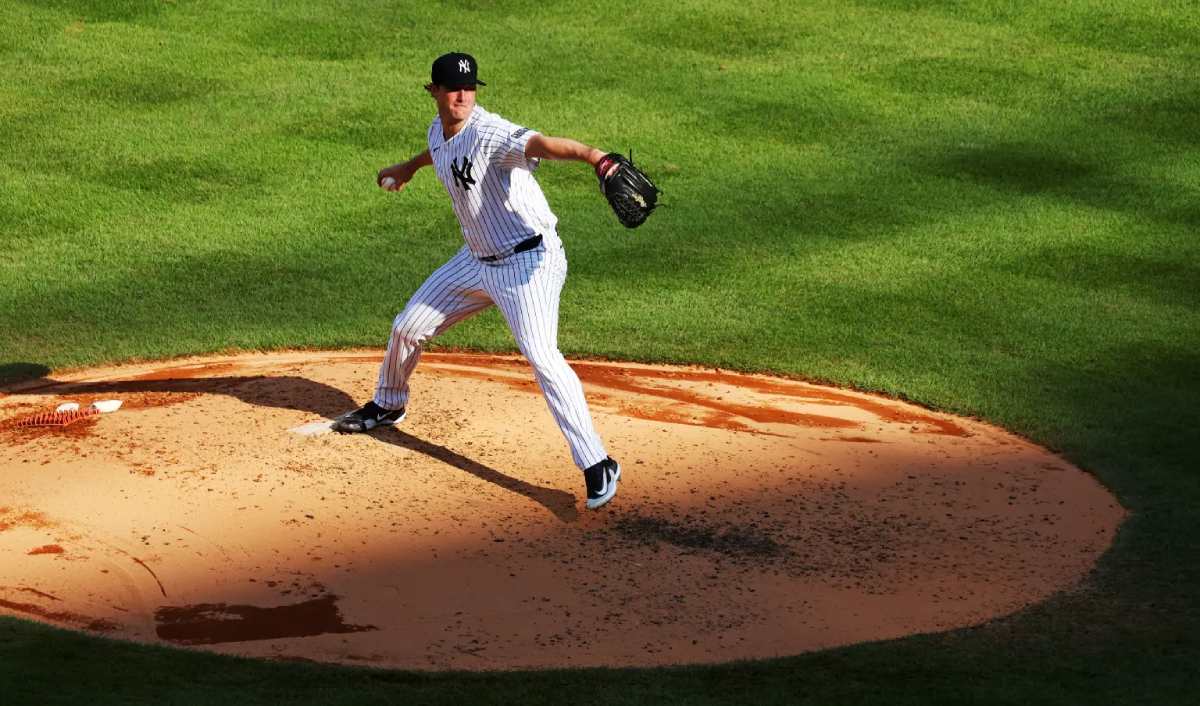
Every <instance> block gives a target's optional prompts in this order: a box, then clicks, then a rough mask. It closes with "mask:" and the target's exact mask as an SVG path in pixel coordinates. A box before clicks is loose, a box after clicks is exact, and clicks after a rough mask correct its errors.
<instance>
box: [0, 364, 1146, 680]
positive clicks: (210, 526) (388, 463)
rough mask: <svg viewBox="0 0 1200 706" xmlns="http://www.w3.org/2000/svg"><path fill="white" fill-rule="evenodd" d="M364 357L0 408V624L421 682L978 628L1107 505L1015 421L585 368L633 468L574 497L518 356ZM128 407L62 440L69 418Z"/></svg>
mask: <svg viewBox="0 0 1200 706" xmlns="http://www.w3.org/2000/svg"><path fill="white" fill-rule="evenodd" d="M380 358H381V353H379V352H364V351H357V352H297V353H277V354H263V355H242V356H236V357H213V358H204V359H188V360H177V361H169V362H162V363H148V364H139V365H129V366H123V367H112V368H104V369H92V370H83V371H76V372H71V373H66V374H55V375H52V376H51V377H48V378H45V379H42V380H39V381H34V382H26V383H22V384H20V385H16V386H10V387H9V388H8V389H7V390H4V392H3V395H2V396H0V613H6V614H10V615H17V616H21V617H26V618H32V619H36V620H42V621H46V622H50V623H53V624H57V625H61V626H65V627H70V628H75V629H80V630H88V631H93V632H98V633H102V634H106V635H110V636H114V637H121V638H128V639H133V640H139V641H145V642H157V643H163V644H173V645H183V646H192V647H196V648H201V649H208V650H213V651H217V652H223V653H230V654H238V655H247V656H254V657H266V658H279V659H312V660H320V661H330V662H342V663H360V664H362V663H365V664H371V665H376V666H386V667H403V668H413V669H509V668H525V667H528V668H545V667H559V666H596V665H610V666H629V665H666V664H687V663H700V662H723V661H728V660H734V659H753V658H763V657H772V656H778V655H788V654H795V653H799V652H803V651H808V650H816V649H821V648H826V647H831V646H836V645H845V644H849V643H855V642H862V641H868V640H879V639H887V638H893V637H900V636H903V635H908V634H912V633H921V632H931V631H940V630H947V629H951V628H955V627H962V626H968V625H973V624H978V623H981V622H984V621H987V620H990V619H993V618H996V617H998V616H1002V615H1005V614H1008V613H1012V612H1014V611H1017V610H1020V609H1021V608H1023V607H1025V606H1028V605H1030V604H1032V603H1035V602H1038V601H1041V600H1044V599H1045V598H1047V597H1048V596H1050V595H1051V594H1053V593H1055V592H1058V591H1065V590H1072V589H1074V588H1076V587H1078V586H1079V584H1080V582H1081V581H1083V580H1084V579H1085V577H1086V575H1087V573H1088V571H1089V570H1090V569H1091V567H1092V566H1093V565H1094V563H1095V561H1096V559H1097V558H1098V557H1099V556H1100V555H1101V554H1102V553H1103V552H1104V551H1105V550H1106V549H1107V547H1108V546H1109V545H1110V543H1111V541H1112V539H1113V536H1114V534H1115V532H1116V530H1117V527H1118V526H1119V524H1120V522H1121V521H1122V519H1123V517H1124V511H1123V510H1122V508H1121V507H1120V506H1119V505H1118V504H1117V502H1116V500H1115V499H1114V498H1113V497H1112V495H1110V494H1109V493H1108V492H1107V491H1106V490H1105V489H1104V488H1102V487H1101V486H1100V485H1099V484H1098V483H1097V482H1096V481H1095V480H1094V479H1093V478H1092V476H1090V475H1088V474H1087V473H1084V472H1083V471H1081V470H1079V469H1077V468H1075V467H1073V466H1071V465H1070V464H1069V463H1067V462H1066V461H1064V460H1063V459H1062V458H1060V457H1058V456H1056V455H1054V454H1052V453H1050V452H1048V451H1046V450H1045V449H1042V448H1040V447H1038V446H1035V445H1033V444H1031V443H1028V442H1027V441H1024V440H1022V439H1020V438H1018V437H1016V436H1014V435H1012V434H1009V433H1007V432H1004V431H1003V430H1000V429H997V428H995V427H992V426H989V425H986V424H982V423H979V422H976V421H972V420H967V419H962V418H956V417H951V416H948V415H944V414H939V413H935V412H931V411H928V410H925V409H921V408H919V407H916V406H913V405H909V404H905V403H902V402H898V401H895V400H890V399H883V398H879V397H874V396H869V395H865V394H859V393H855V392H848V391H844V390H835V389H831V388H826V387H820V386H815V385H811V384H807V383H803V382H798V381H792V380H785V379H779V378H772V377H766V376H757V375H742V374H735V373H729V372H724V371H716V370H711V369H700V368H675V367H672V368H668V367H660V366H647V365H638V364H625V363H606V362H591V361H575V362H573V363H572V365H573V367H574V368H575V370H576V371H577V372H578V373H579V375H580V378H581V379H582V380H583V383H584V387H585V390H586V392H587V395H588V399H589V402H590V403H591V405H592V411H593V415H594V417H595V420H596V424H597V427H598V429H599V431H600V433H601V436H602V437H603V438H604V439H605V441H606V443H607V444H608V447H609V449H610V452H611V453H612V454H613V456H615V457H616V458H617V459H618V460H619V461H620V462H621V466H622V479H621V484H620V490H619V492H618V494H617V496H616V498H615V499H614V500H613V502H612V503H610V504H609V505H608V506H606V507H605V508H603V509H601V510H600V511H598V512H590V511H587V510H584V509H583V494H584V488H583V480H582V475H581V474H580V473H579V471H578V470H577V469H575V468H574V466H572V465H571V461H570V456H569V453H568V451H567V447H566V444H565V442H564V440H563V439H562V437H561V435H560V434H559V432H558V430H557V428H556V427H555V426H554V423H553V420H552V419H551V417H550V413H549V411H548V409H547V408H546V404H545V401H544V400H543V398H542V397H541V394H540V392H539V390H538V388H537V385H536V383H535V382H534V380H533V376H532V373H531V371H530V370H529V367H528V365H527V364H526V363H525V362H524V361H523V360H522V359H519V358H513V357H503V356H485V355H467V354H452V353H440V354H439V353H428V354H426V355H425V357H424V358H423V360H422V362H421V365H420V367H418V369H417V373H416V375H415V376H414V378H413V380H412V404H411V405H410V408H409V415H408V419H407V420H406V421H405V422H403V423H402V424H401V425H400V426H399V427H395V428H382V429H378V430H375V431H373V432H371V433H369V434H364V435H351V436H343V435H338V434H333V433H326V434H320V433H317V434H311V433H301V432H311V431H312V430H313V429H314V428H317V429H319V428H320V427H321V426H322V425H321V424H319V423H322V422H324V421H327V420H329V419H332V418H333V417H335V416H337V415H339V414H341V413H343V412H346V411H349V410H350V409H353V408H355V407H357V406H358V405H359V404H360V403H362V402H363V401H365V400H366V399H368V398H369V396H370V394H371V391H372V389H373V386H374V381H375V377H376V373H377V369H378V364H379V360H380ZM100 399H120V400H122V401H123V406H122V408H121V409H120V410H119V411H118V412H115V413H112V414H104V415H96V416H92V417H89V418H87V419H84V420H82V421H79V422H77V423H75V424H72V425H71V426H67V427H62V428H54V427H50V428H46V427H33V428H18V427H17V422H19V420H20V419H22V418H25V417H28V416H29V415H33V414H36V413H39V412H44V411H46V410H47V409H49V410H53V409H54V408H55V407H56V406H57V405H58V404H60V403H62V402H66V401H75V402H79V403H81V404H84V405H86V404H88V403H90V402H93V401H96V400H100Z"/></svg>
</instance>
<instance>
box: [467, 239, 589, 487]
mask: <svg viewBox="0 0 1200 706" xmlns="http://www.w3.org/2000/svg"><path fill="white" fill-rule="evenodd" d="M518 258H519V259H518ZM509 260H511V262H509V261H506V263H505V264H504V265H503V266H500V267H490V268H485V270H484V286H485V287H486V288H487V290H488V292H489V294H491V296H492V299H493V300H494V301H495V302H496V306H497V307H498V308H499V309H500V311H501V312H502V313H503V314H504V320H505V321H507V322H508V327H509V328H510V329H512V332H513V336H514V337H515V338H516V340H517V347H518V348H520V350H521V353H522V354H523V355H524V356H525V358H526V359H528V360H529V363H530V365H531V366H532V367H533V373H534V376H535V377H536V378H537V381H538V385H539V386H540V387H541V389H542V394H543V395H545V397H546V403H547V404H548V405H549V407H550V413H551V414H552V415H553V416H554V421H555V422H556V423H557V424H558V428H559V429H560V430H561V431H562V433H563V436H565V437H566V439H567V444H568V445H569V446H570V447H571V457H572V459H573V460H574V461H575V465H576V466H578V467H579V468H580V469H586V468H589V467H591V466H594V465H596V464H597V463H599V462H600V461H603V460H604V459H605V458H607V456H608V454H607V453H606V452H605V449H604V444H603V442H601V441H600V436H599V435H598V434H597V433H596V428H595V425H594V424H593V423H592V414H591V412H590V410H588V406H587V400H586V399H585V398H584V395H583V385H581V384H580V382H579V377H578V376H577V375H576V374H575V371H574V370H572V369H571V366H570V365H568V364H567V361H566V359H565V358H564V357H563V355H562V353H561V352H559V350H558V302H559V295H560V294H561V292H562V286H563V282H564V281H565V279H566V259H565V256H564V255H563V253H562V250H561V249H553V250H550V251H548V252H547V251H543V250H541V249H539V250H537V251H531V252H528V253H520V254H517V255H514V256H513V257H512V258H509Z"/></svg>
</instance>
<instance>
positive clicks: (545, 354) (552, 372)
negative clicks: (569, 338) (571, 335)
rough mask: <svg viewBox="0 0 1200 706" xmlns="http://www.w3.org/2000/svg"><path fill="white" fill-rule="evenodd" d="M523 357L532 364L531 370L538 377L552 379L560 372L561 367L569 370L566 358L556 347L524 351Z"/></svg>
mask: <svg viewBox="0 0 1200 706" xmlns="http://www.w3.org/2000/svg"><path fill="white" fill-rule="evenodd" d="M525 358H526V360H528V361H529V364H530V365H531V366H533V372H534V374H535V375H537V376H538V377H543V378H551V379H554V378H557V377H559V376H560V375H561V374H562V372H563V368H566V369H567V370H568V371H570V366H569V365H567V359H566V358H564V357H563V354H562V353H561V352H559V350H558V349H557V348H551V349H543V350H537V351H526V352H525Z"/></svg>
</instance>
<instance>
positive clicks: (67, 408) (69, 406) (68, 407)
mask: <svg viewBox="0 0 1200 706" xmlns="http://www.w3.org/2000/svg"><path fill="white" fill-rule="evenodd" d="M77 409H79V403H78V402H63V403H62V404H60V405H59V406H58V407H56V408H55V410H54V411H55V412H74V411H75V410H77Z"/></svg>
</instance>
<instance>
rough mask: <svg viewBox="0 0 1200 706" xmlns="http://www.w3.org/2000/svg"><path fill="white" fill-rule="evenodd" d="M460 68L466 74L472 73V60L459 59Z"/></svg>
mask: <svg viewBox="0 0 1200 706" xmlns="http://www.w3.org/2000/svg"><path fill="white" fill-rule="evenodd" d="M458 70H459V72H460V73H464V74H469V73H471V62H469V61H467V60H466V59H459V60H458Z"/></svg>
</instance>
